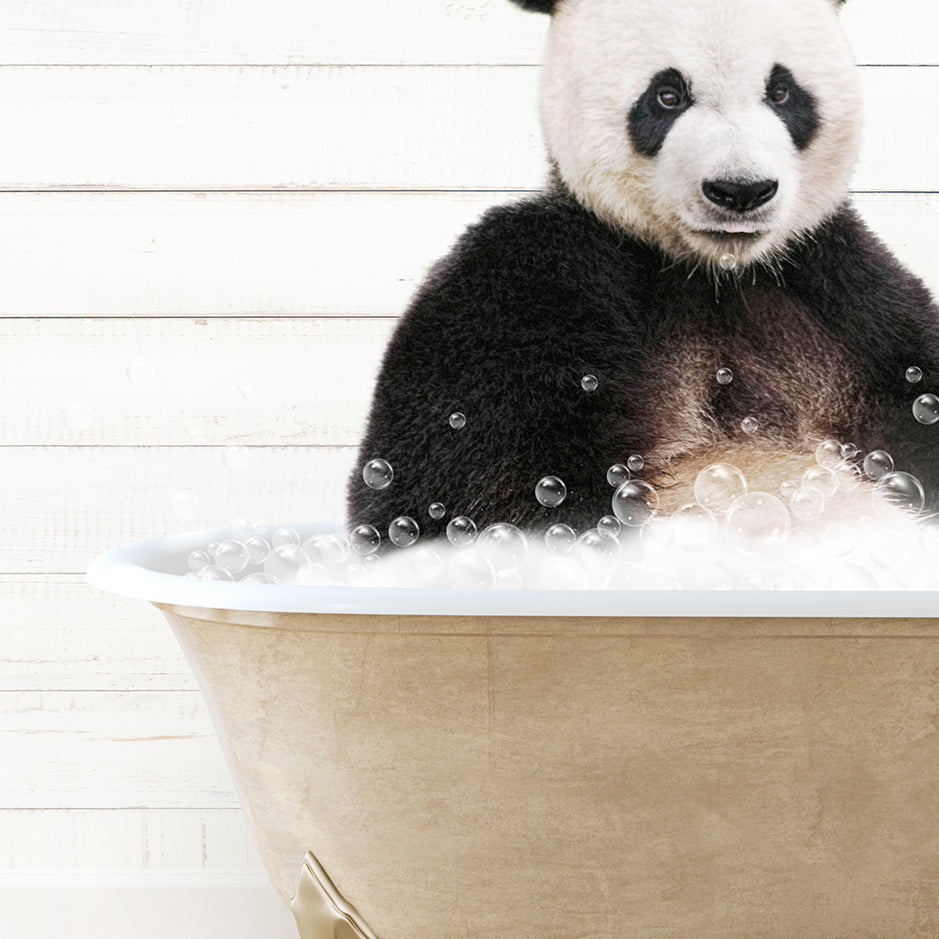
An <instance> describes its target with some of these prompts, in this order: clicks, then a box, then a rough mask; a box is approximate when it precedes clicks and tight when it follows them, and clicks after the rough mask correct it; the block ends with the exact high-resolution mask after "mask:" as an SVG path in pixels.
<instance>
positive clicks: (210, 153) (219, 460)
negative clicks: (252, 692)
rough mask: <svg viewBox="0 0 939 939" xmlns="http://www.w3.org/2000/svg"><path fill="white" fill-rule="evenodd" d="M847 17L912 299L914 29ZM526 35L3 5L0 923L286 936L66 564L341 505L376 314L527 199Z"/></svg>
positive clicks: (532, 64) (305, 9)
mask: <svg viewBox="0 0 939 939" xmlns="http://www.w3.org/2000/svg"><path fill="white" fill-rule="evenodd" d="M843 16H844V19H845V22H846V24H847V27H848V30H849V32H850V35H851V38H852V42H853V45H854V48H855V51H856V53H857V57H858V60H859V62H860V63H861V64H862V66H863V81H864V87H865V90H866V95H867V113H868V118H867V129H866V135H865V145H864V153H863V156H862V160H861V165H860V166H859V168H858V171H857V174H856V177H855V180H854V189H855V191H856V193H857V202H858V204H859V206H860V208H861V209H862V211H863V213H864V214H865V216H866V217H867V218H868V220H869V221H870V223H871V224H872V226H873V227H874V228H875V229H876V230H878V231H879V232H880V233H881V234H882V235H883V236H884V237H885V238H886V239H887V240H888V241H889V242H890V243H891V244H893V245H894V247H895V248H896V250H897V252H898V253H899V254H900V255H901V257H903V258H904V259H906V260H907V261H908V263H910V265H911V266H913V267H914V268H915V269H916V270H917V271H918V272H919V273H920V274H921V275H922V276H924V277H925V279H926V280H927V282H928V283H929V284H930V285H931V286H932V287H933V289H934V291H935V290H937V288H939V251H937V249H936V246H937V244H939V193H937V190H939V119H937V118H936V116H935V113H934V109H933V108H931V107H930V106H929V102H931V101H933V100H935V99H936V97H937V96H939V68H937V66H939V43H937V42H936V40H935V37H936V35H937V24H939V13H937V11H936V8H935V4H934V3H932V2H931V0H894V2H892V3H889V4H886V3H883V2H882V0H850V2H849V3H848V6H847V7H846V9H845V11H844V14H843ZM544 28H545V21H544V20H543V19H542V18H540V17H537V16H534V15H528V14H524V13H522V12H521V11H519V10H517V9H516V8H514V7H513V6H511V5H510V4H509V3H508V2H507V0H397V2H395V3H390V2H388V0H200V2H199V3H192V2H189V0H133V2H131V0H82V2H79V3H76V2H74V0H2V3H0V127H2V129H3V133H2V141H3V142H2V145H0V348H2V350H3V352H2V362H3V367H2V369H0V519H2V521H3V528H4V535H3V538H2V540H0V935H3V936H5V937H7V936H9V937H11V939H51V937H53V936H56V937H57V936H60V935H71V936H79V935H82V936H84V935H88V936H95V937H97V939H111V936H114V937H117V936H122V937H123V936H125V935H129V934H134V935H135V936H137V937H138V939H140V937H144V939H147V937H150V936H154V937H161V936H173V937H177V939H178V937H183V939H185V937H190V936H191V937H194V939H196V937H198V939H205V937H213V936H216V935H217V936H222V935H224V936H226V937H228V939H239V937H249V936H251V937H253V936H259V937H260V936H263V937H265V939H276V937H278V936H284V937H286V936H289V935H292V934H293V929H292V925H291V919H290V917H289V914H287V913H286V912H285V911H283V910H282V909H280V908H279V907H278V905H277V901H276V900H275V899H273V894H272V892H271V891H269V890H268V888H267V887H266V886H265V885H264V879H263V875H262V874H261V871H260V866H259V862H258V860H257V858H256V855H255V854H254V851H253V848H252V847H251V845H250V841H249V837H248V834H247V831H246V826H245V823H244V820H243V816H242V813H241V811H240V809H239V807H238V803H237V799H236V797H235V795H234V793H233V791H232V785H231V781H230V779H229V777H228V774H227V772H226V770H225V767H224V765H223V763H222V760H221V756H220V753H219V750H218V748H217V746H216V744H215V741H214V738H213V736H212V730H211V726H210V724H209V721H208V717H207V715H206V712H205V710H204V708H203V706H202V703H201V701H200V699H199V696H198V693H197V692H196V690H195V687H194V684H193V681H192V679H191V677H190V675H189V671H188V668H187V666H186V664H185V662H184V661H183V660H182V657H181V655H180V653H179V652H178V651H177V648H176V645H175V643H174V641H173V639H172V637H171V635H170V633H169V631H168V629H167V627H166V626H165V625H164V624H163V623H162V621H161V619H160V618H159V615H158V614H157V613H156V612H155V611H154V610H152V608H150V607H149V606H148V605H146V604H142V603H137V602H133V601H125V600H120V599H117V598H112V597H109V596H105V595H102V594H100V593H98V592H96V591H95V590H93V589H91V588H89V587H87V586H86V585H85V584H84V583H83V579H82V572H83V571H84V569H85V567H86V566H87V564H88V562H89V561H90V559H91V558H92V557H93V556H94V555H95V554H96V553H98V552H100V551H102V550H104V549H106V548H108V547H111V546H113V545H116V544H119V543H123V542H125V541H128V540H131V539H134V538H141V537H146V536H149V535H153V534H157V533H160V532H167V531H172V530H179V529H191V528H201V527H212V526H215V525H219V524H225V523H226V522H227V521H229V520H230V519H231V518H233V517H235V516H239V515H248V516H251V517H255V518H259V519H266V520H270V521H283V520H291V519H293V520H313V519H318V518H329V517H338V516H340V515H341V512H342V489H343V481H344V476H345V473H346V472H347V469H348V468H349V466H350V465H351V461H352V457H353V453H354V447H355V444H356V441H357V439H358V436H359V433H360V428H361V424H362V421H363V419H364V415H365V411H366V408H367V404H368V398H369V394H370V388H371V382H372V379H373V375H374V372H375V369H376V367H377V363H378V360H379V356H380V355H381V350H382V348H383V344H384V342H385V340H386V339H387V336H388V335H389V332H390V330H391V328H392V326H393V322H394V318H395V317H396V316H398V315H399V314H400V312H401V311H402V309H403V307H404V306H405V304H406V302H407V299H408V297H409V295H410V293H411V292H412V290H413V289H414V287H415V285H416V284H417V283H419V281H420V279H421V277H422V276H423V273H424V271H425V270H426V269H427V267H428V266H429V265H430V264H431V263H432V262H433V260H434V259H435V258H436V257H438V256H439V255H440V254H442V253H443V252H444V251H445V250H446V249H447V247H448V246H449V244H450V243H451V242H452V240H453V239H454V237H455V236H456V235H457V234H458V232H459V231H460V230H461V229H462V228H463V227H464V226H465V225H466V224H467V223H468V222H469V221H471V220H472V219H474V218H476V217H477V216H478V215H479V213H480V212H481V211H482V210H483V209H485V208H486V207H487V206H489V205H492V204H495V203H498V202H502V201H505V200H508V199H511V198H513V197H514V196H516V195H517V194H519V193H521V192H524V191H526V190H530V189H535V188H538V187H539V185H540V184H541V181H542V178H543V176H544V169H545V160H544V154H543V151H542V147H541V142H540V134H539V131H538V126H537V111H536V101H535V90H536V82H537V70H536V64H537V62H538V60H539V58H540V50H541V46H542V42H543V34H544ZM232 447H237V448H242V447H243V448H244V449H231V448H232ZM181 494H182V495H181ZM193 496H194V497H195V498H192V497H193ZM147 885H151V886H152V885H155V887H154V889H152V890H148V889H143V888H145V887H146V886H147ZM157 888H158V889H157ZM50 890H51V891H53V892H54V896H55V898H57V899H56V902H58V903H59V904H60V907H59V909H60V911H61V913H60V914H56V915H55V916H53V915H51V914H50V913H49V909H50V908H51V905H50V903H49V902H48V898H49V896H50V894H49V891H50ZM102 898H104V899H105V900H106V901H107V904H106V907H101V901H102ZM95 904H97V905H98V906H97V907H96V906H95ZM226 904H227V905H228V906H226ZM102 909H105V910H106V911H107V912H102V911H101V910H102ZM90 910H92V911H94V910H96V912H93V913H89V911H90ZM131 923H133V930H132V931H129V929H130V924H131ZM66 927H67V928H66ZM238 930H241V931H240V932H239V931H238Z"/></svg>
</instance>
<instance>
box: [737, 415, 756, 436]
mask: <svg viewBox="0 0 939 939" xmlns="http://www.w3.org/2000/svg"><path fill="white" fill-rule="evenodd" d="M740 426H741V428H742V429H743V432H744V433H745V434H755V433H756V432H757V431H758V430H759V428H760V422H759V421H758V420H757V419H756V418H755V417H745V418H744V419H743V420H742V421H741V422H740Z"/></svg>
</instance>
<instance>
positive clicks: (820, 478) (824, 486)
mask: <svg viewBox="0 0 939 939" xmlns="http://www.w3.org/2000/svg"><path fill="white" fill-rule="evenodd" d="M802 488H803V489H815V490H816V491H817V492H819V493H820V494H821V496H822V498H823V499H830V498H831V497H832V496H833V495H834V494H835V490H836V489H837V488H838V482H837V480H836V479H835V474H834V473H833V472H832V470H830V469H829V468H828V467H827V466H812V467H809V469H807V470H806V471H805V472H804V473H803V474H802Z"/></svg>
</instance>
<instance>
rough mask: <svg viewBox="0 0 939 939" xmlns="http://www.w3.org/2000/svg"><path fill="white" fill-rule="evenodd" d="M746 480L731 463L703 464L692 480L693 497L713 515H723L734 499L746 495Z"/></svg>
mask: <svg viewBox="0 0 939 939" xmlns="http://www.w3.org/2000/svg"><path fill="white" fill-rule="evenodd" d="M746 493H747V480H746V479H745V477H744V475H743V473H741V472H740V470H739V469H737V467H736V466H733V465H732V464H731V463H712V464H711V465H710V466H705V467H704V469H703V470H701V472H700V473H698V475H697V477H696V478H695V481H694V497H695V500H696V501H697V502H698V504H699V505H702V506H704V508H706V509H707V510H708V511H709V512H713V513H714V514H715V515H724V514H725V513H726V512H727V510H728V509H729V508H730V506H731V505H732V503H733V501H734V500H735V499H738V498H740V497H741V496H744V495H746Z"/></svg>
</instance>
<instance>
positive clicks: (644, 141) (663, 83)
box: [627, 68, 694, 157]
mask: <svg viewBox="0 0 939 939" xmlns="http://www.w3.org/2000/svg"><path fill="white" fill-rule="evenodd" d="M663 90H665V91H669V92H671V93H672V94H673V95H674V97H675V99H676V101H677V103H676V104H675V106H674V107H665V106H664V105H663V104H662V103H661V101H660V100H659V98H660V92H662V91H663ZM693 103H694V102H693V100H692V97H691V92H690V90H689V88H688V83H687V82H686V81H685V78H684V76H683V75H682V74H681V72H679V71H678V70H677V69H673V68H668V69H663V70H662V71H661V72H659V73H658V74H657V75H655V76H654V77H653V79H652V81H650V82H649V84H648V87H647V88H646V90H645V91H644V92H643V93H642V95H641V96H640V97H639V99H638V100H637V101H636V103H635V104H634V105H633V107H632V110H631V111H630V112H629V120H628V122H627V127H628V128H629V136H630V139H631V140H632V142H633V146H634V147H635V148H636V151H637V152H638V153H641V154H642V155H643V156H647V157H654V156H655V155H656V154H657V153H658V152H659V150H660V149H661V148H662V144H663V143H665V138H666V136H667V135H668V132H669V131H670V130H671V128H672V125H673V124H674V123H675V121H677V120H678V118H679V117H680V116H681V115H682V114H684V113H685V111H687V110H688V108H690V107H691V105H692V104H693Z"/></svg>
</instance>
